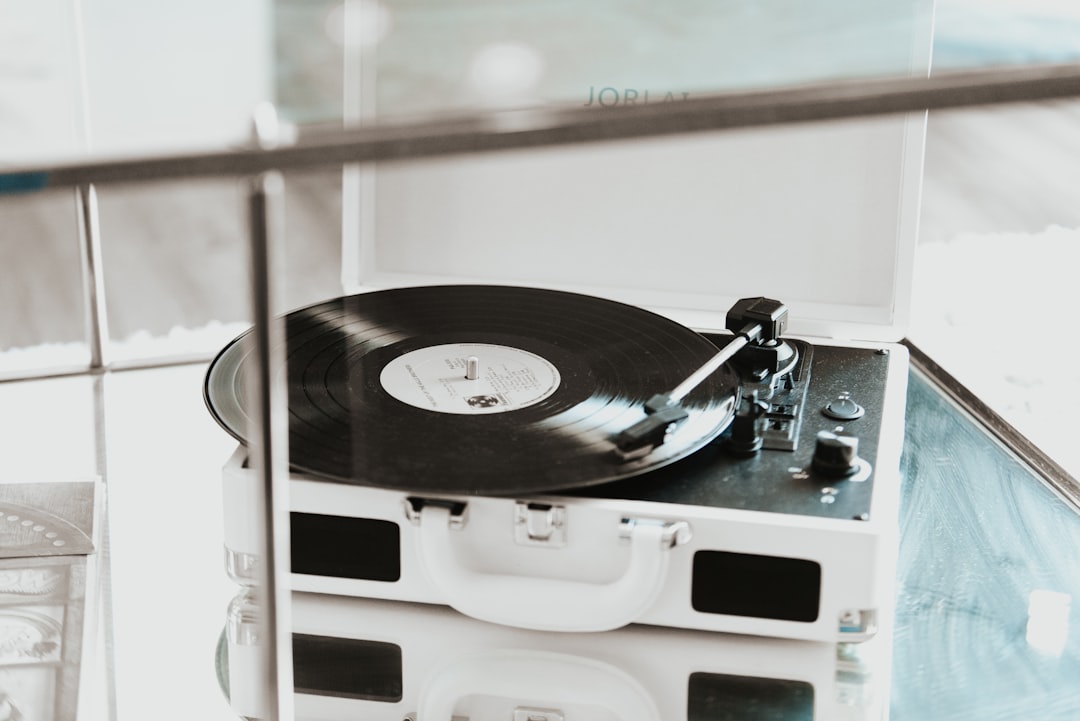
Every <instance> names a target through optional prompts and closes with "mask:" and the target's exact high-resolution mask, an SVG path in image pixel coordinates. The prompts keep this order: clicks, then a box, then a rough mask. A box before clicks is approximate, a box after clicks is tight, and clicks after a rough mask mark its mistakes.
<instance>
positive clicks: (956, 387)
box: [903, 339, 1080, 513]
mask: <svg viewBox="0 0 1080 721" xmlns="http://www.w3.org/2000/svg"><path fill="white" fill-rule="evenodd" d="M903 343H904V345H905V346H907V348H908V351H909V353H910V356H911V365H912V366H914V367H915V368H916V369H918V370H919V371H920V372H921V373H922V374H923V375H924V376H926V377H927V378H928V379H929V380H930V381H931V382H932V383H933V384H934V385H935V386H936V387H937V388H939V389H940V390H941V391H942V392H944V393H945V394H946V395H947V396H948V397H949V398H950V399H952V401H953V402H954V403H956V405H958V406H960V408H962V409H963V410H964V411H966V412H967V413H968V415H970V416H971V417H972V418H974V419H975V420H976V421H977V422H978V423H979V424H980V425H982V426H983V427H984V428H985V429H986V430H987V431H988V432H989V433H990V434H991V435H992V436H993V437H994V438H996V439H997V441H998V442H999V443H1001V444H1002V445H1003V446H1004V447H1005V448H1006V449H1008V450H1009V451H1011V452H1012V453H1013V454H1014V455H1015V456H1016V457H1017V458H1019V459H1020V460H1021V461H1022V462H1023V463H1024V464H1025V465H1027V466H1028V467H1029V468H1030V469H1031V470H1032V471H1033V472H1034V473H1035V474H1036V475H1038V476H1039V477H1040V478H1041V479H1042V480H1043V481H1044V482H1045V483H1046V484H1047V486H1049V487H1050V489H1051V490H1052V491H1054V493H1055V494H1056V495H1057V496H1059V497H1060V498H1061V499H1062V500H1063V501H1064V502H1065V503H1067V504H1068V505H1069V506H1070V507H1071V508H1072V509H1073V510H1074V511H1076V512H1078V513H1080V482H1078V481H1077V480H1076V479H1075V478H1073V476H1072V475H1071V474H1070V473H1069V472H1068V471H1066V470H1065V469H1064V468H1063V467H1062V466H1061V465H1059V464H1058V463H1057V462H1056V461H1054V460H1053V459H1052V458H1050V456H1048V455H1046V453H1045V452H1044V451H1042V450H1041V449H1040V448H1039V447H1038V446H1036V445H1035V444H1034V443H1032V442H1031V440H1030V439H1028V437H1027V436H1025V435H1024V434H1022V433H1021V432H1020V431H1018V430H1016V428H1015V427H1013V425H1012V424H1011V423H1009V422H1008V421H1006V420H1005V419H1004V418H1002V417H1001V416H1000V415H998V414H997V413H996V412H995V411H994V410H993V409H991V408H990V406H988V405H986V403H984V402H983V401H982V400H980V399H979V398H978V396H976V395H975V394H974V393H972V392H971V390H969V389H968V388H967V387H966V386H965V385H964V384H962V383H961V382H960V381H959V380H957V379H956V377H955V376H953V375H952V374H950V373H949V372H948V371H946V370H945V369H944V368H942V367H941V366H940V365H938V364H937V363H936V362H934V360H933V359H932V358H930V356H928V355H926V353H925V352H924V351H922V350H921V349H920V348H919V347H918V346H916V345H915V344H914V343H912V342H911V341H910V340H907V339H905V340H904V341H903Z"/></svg>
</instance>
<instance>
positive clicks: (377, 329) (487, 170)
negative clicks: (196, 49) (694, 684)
mask: <svg viewBox="0 0 1080 721" xmlns="http://www.w3.org/2000/svg"><path fill="white" fill-rule="evenodd" d="M924 130H925V117H885V118H875V119H872V120H864V121H845V122H842V123H830V124H824V125H821V126H817V125H806V126H798V127H792V128H784V129H781V130H775V129H774V130H768V131H765V130H754V131H739V132H727V133H721V134H714V135H699V136H694V137H693V138H691V139H687V138H674V139H659V140H649V141H639V142H636V143H634V144H631V145H628V146H625V145H624V146H619V147H617V148H612V147H610V146H604V147H593V146H590V147H587V148H567V149H548V150H546V151H545V155H544V156H543V162H536V161H537V159H536V158H530V157H523V156H522V155H521V154H507V155H505V156H491V155H489V156H484V157H478V158H465V159H457V158H455V159H439V160H434V161H425V162H424V163H422V164H401V165H390V166H387V167H385V168H384V167H379V168H378V170H377V171H376V172H374V173H373V174H369V175H367V176H365V183H366V185H365V186H364V188H365V191H366V193H367V195H365V202H364V203H362V204H361V205H362V207H363V208H365V209H366V212H367V213H368V215H367V216H366V218H367V220H366V221H365V227H366V228H367V229H368V230H369V231H370V233H369V236H370V237H365V239H364V243H363V246H362V250H363V252H362V253H361V254H360V260H361V261H362V263H361V268H360V271H359V273H358V274H357V278H356V279H357V281H358V282H359V286H358V287H357V288H356V290H358V291H363V292H357V293H355V294H353V295H348V296H345V297H341V298H334V299H330V300H328V301H326V302H324V303H319V304H315V305H313V306H310V307H307V308H303V309H300V310H297V311H294V312H292V313H290V314H288V316H287V318H286V338H287V341H286V345H287V356H288V370H287V376H288V385H289V410H290V451H289V454H290V464H291V466H292V469H293V470H292V474H291V479H290V498H291V504H292V508H291V512H292V529H291V535H292V544H293V548H292V578H291V586H292V588H294V589H295V590H299V591H308V592H320V593H331V594H341V595H346V596H357V597H369V598H382V599H396V600H402V601H414V602H424V603H433V604H446V605H450V606H453V607H454V608H456V609H458V610H460V611H462V612H463V613H465V614H467V615H470V616H474V617H476V618H479V619H484V620H489V621H494V622H498V623H502V624H506V625H511V626H519V627H524V628H532V629H546V630H558V631H599V630H604V629H614V628H618V627H621V626H624V625H626V624H629V623H645V624H654V625H660V626H670V627H679V628H688V629H702V630H711V631H725V632H736V633H745V634H755V635H761V636H776V637H787V638H799V639H817V640H824V641H859V640H865V639H867V638H869V637H871V636H872V635H873V634H874V632H875V629H876V627H877V625H878V624H879V623H880V622H881V621H882V618H881V617H880V615H881V613H882V609H883V608H885V607H886V606H887V605H888V604H887V601H888V600H889V599H890V598H891V594H892V579H893V571H894V564H895V553H896V518H897V509H896V503H897V497H898V485H899V477H898V474H899V470H898V468H899V456H900V450H901V445H902V439H903V420H904V405H905V389H906V381H907V353H906V350H905V349H904V348H903V346H900V345H898V344H896V341H898V340H899V339H900V338H901V337H902V335H903V329H904V324H905V323H906V318H907V310H906V309H907V305H908V299H909V295H910V282H911V277H910V276H911V259H912V256H913V251H914V242H915V235H916V232H915V228H916V219H917V214H918V200H919V189H920V182H921V173H920V170H921V159H922V141H923V137H924ZM642 169H647V172H645V171H643V170H642ZM688 169H689V170H692V171H693V172H688ZM628 176H633V177H634V180H633V182H632V183H628V182H626V178H627V177H628ZM585 189H588V191H587V192H588V195H587V200H588V202H587V203H581V202H576V204H575V205H574V206H573V210H572V212H571V211H569V210H568V211H567V213H570V214H569V215H565V216H563V215H560V214H559V213H555V212H552V213H549V214H542V215H540V216H538V215H537V214H536V213H535V206H536V203H537V197H538V196H539V197H544V198H545V200H546V201H550V203H551V204H552V206H553V207H564V206H565V205H566V203H570V202H574V201H573V199H574V198H578V197H580V196H582V195H583V194H584V193H585V192H586V190H585ZM376 190H377V192H376ZM765 191H767V192H765ZM540 194H542V195H540ZM414 195H415V197H418V198H422V199H423V203H424V212H423V213H421V214H418V213H417V212H416V209H415V208H414V207H413V206H412V205H411V203H410V200H411V199H412V198H413V197H414ZM530 209H532V210H530ZM778 209H779V210H780V211H782V212H778ZM530 213H531V215H530ZM523 217H528V218H529V222H528V223H523V222H521V218H523ZM567 218H569V219H572V220H573V225H572V226H570V225H566V223H565V220H566V219H567ZM613 218H614V219H617V221H618V228H616V229H615V232H607V231H608V230H610V225H611V220H612V219H613ZM656 218H666V219H670V220H672V222H670V223H668V224H667V225H660V226H658V225H657V224H656V222H655V219H656ZM508 239H512V240H513V242H508ZM590 239H591V241H590ZM508 279H512V280H513V285H511V284H508ZM745 291H749V292H745ZM735 293H738V294H739V295H744V296H746V297H744V298H743V299H742V300H740V299H739V296H736V295H733V294H735ZM758 293H761V294H768V295H769V296H770V297H772V298H780V299H783V300H784V301H785V303H787V306H784V305H783V304H782V303H779V302H776V301H771V300H769V299H768V298H762V297H759V296H758V295H757V294H758ZM787 309H790V313H789V314H785V311H786V310H787ZM692 329H693V330H692ZM246 337H247V336H241V338H238V339H237V340H236V341H234V342H233V343H232V344H230V345H229V346H228V347H227V348H226V349H224V350H223V351H222V353H221V354H220V355H219V356H218V358H217V359H216V360H215V362H214V363H213V364H212V366H211V368H210V371H209V373H208V376H207V384H206V392H207V393H206V395H207V400H208V404H209V406H210V409H211V412H212V413H213V415H214V416H215V418H217V420H218V421H219V422H221V424H222V425H223V427H224V428H225V429H226V430H227V431H228V432H229V433H231V434H232V435H234V436H235V437H236V438H237V439H238V440H240V441H241V447H240V448H239V449H238V450H237V452H236V454H235V455H234V456H233V458H232V459H231V460H230V461H229V462H228V463H227V465H226V467H225V471H224V498H225V517H226V529H225V537H226V546H227V557H228V559H229V569H230V573H232V574H233V575H234V577H235V578H236V579H237V580H238V581H240V582H247V581H250V580H251V578H252V574H253V564H254V563H257V559H256V558H255V556H256V555H257V553H258V549H259V547H260V538H259V536H258V535H257V531H256V527H255V525H254V520H255V519H252V518H251V517H250V514H249V512H248V509H249V508H250V507H251V499H252V498H253V497H254V496H253V494H256V493H258V492H259V487H258V484H257V481H256V478H255V476H254V474H253V473H251V472H249V470H248V469H247V468H246V467H245V457H246V450H245V448H244V446H243V441H244V439H245V436H246V433H247V428H248V425H249V421H250V419H249V417H248V415H247V413H246V410H245V408H244V402H243V399H244V397H245V391H244V378H245V374H246V373H247V371H248V368H247V365H246V361H245V359H246V358H247V356H248V348H247V346H248V343H247V341H246V340H245V339H246ZM735 339H738V340H735ZM736 346H745V347H742V348H741V349H739V350H738V351H737V352H736V353H734V355H733V357H732V358H731V359H729V360H728V361H727V362H725V363H714V361H716V354H717V353H719V352H721V349H723V348H727V349H729V350H730V349H733V348H735V347H736ZM714 366H717V367H714ZM702 368H704V369H705V370H701V369H702ZM699 371H700V372H699ZM709 371H711V372H709ZM688 379H692V380H688ZM639 423H640V424H644V425H643V426H638V425H637V424H639ZM668 430H670V431H671V432H670V433H667V431H668ZM637 431H641V433H640V434H638V433H637Z"/></svg>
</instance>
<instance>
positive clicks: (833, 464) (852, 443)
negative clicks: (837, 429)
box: [812, 431, 859, 478]
mask: <svg viewBox="0 0 1080 721" xmlns="http://www.w3.org/2000/svg"><path fill="white" fill-rule="evenodd" d="M812 466H813V469H814V470H815V471H817V472H818V473H820V474H822V475H824V476H828V477H829V478H844V477H846V476H850V475H852V474H853V473H855V471H856V470H858V468H859V439H858V438H857V437H856V436H842V435H838V434H836V433H832V432H831V431H821V432H820V433H818V434H817V443H816V444H815V446H814V460H813V463H812Z"/></svg>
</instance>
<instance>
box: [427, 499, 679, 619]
mask: <svg viewBox="0 0 1080 721" xmlns="http://www.w3.org/2000/svg"><path fill="white" fill-rule="evenodd" d="M419 515H420V519H419V521H420V532H419V534H418V537H417V545H418V552H419V557H420V564H421V567H422V568H423V570H424V573H425V574H426V576H427V578H428V580H429V581H430V582H431V583H432V585H433V586H434V587H435V588H437V589H438V590H440V591H441V592H442V594H443V596H444V598H445V600H446V602H447V603H448V604H449V605H450V606H452V607H453V608H455V609H457V610H458V611H460V612H461V613H464V614H465V615H467V616H472V617H473V618H478V619H480V620H482V621H489V622H491V623H499V624H503V625H506V626H516V627H518V628H529V629H535V630H541V631H578V632H580V631H609V630H611V629H614V628H620V627H622V626H625V625H626V624H628V623H631V622H632V621H634V620H636V619H637V618H638V617H639V616H640V615H641V614H642V613H644V612H645V611H646V610H647V609H648V608H649V607H650V606H651V605H652V604H653V602H654V601H655V600H656V597H657V596H658V595H659V593H660V590H661V589H662V588H663V586H664V581H665V579H666V577H667V570H668V558H669V555H670V554H669V550H670V548H671V547H672V546H674V545H676V544H677V543H679V542H682V541H683V540H684V539H685V538H686V537H688V535H689V530H688V528H687V527H686V525H685V523H681V522H679V523H677V524H675V525H676V526H678V529H677V530H673V526H672V524H667V525H664V524H658V523H643V522H636V523H630V524H628V525H629V528H630V534H629V535H630V563H629V564H628V566H627V568H626V571H625V573H623V575H622V576H620V577H619V578H617V579H615V580H614V581H612V582H610V583H588V582H581V581H567V580H562V579H552V578H537V577H530V576H514V575H504V574H492V573H482V572H478V571H474V570H472V569H470V568H466V567H464V566H462V565H461V564H460V563H458V561H457V559H456V558H455V556H454V553H453V545H454V539H453V534H454V533H456V531H452V530H451V527H450V524H451V514H450V510H449V509H448V508H446V507H445V506H438V505H429V506H425V507H424V508H423V510H422V511H421V512H420V514H419Z"/></svg>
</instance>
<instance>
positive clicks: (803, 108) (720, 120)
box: [0, 63, 1080, 192]
mask: <svg viewBox="0 0 1080 721" xmlns="http://www.w3.org/2000/svg"><path fill="white" fill-rule="evenodd" d="M1078 96H1080V63H1077V64H1066V65H1042V66H1033V67H1015V68H1004V69H1003V68H996V69H990V70H966V71H954V72H947V73H941V74H938V75H932V76H930V77H889V78H863V79H858V80H850V81H834V82H827V83H818V84H813V85H804V86H798V87H788V88H781V89H776V90H758V91H753V92H740V93H724V94H718V95H709V96H701V97H692V98H688V99H686V100H683V101H680V102H678V103H656V104H650V105H630V106H623V107H619V108H602V109H595V108H582V107H567V106H552V107H541V108H532V109H525V110H503V111H497V112H489V113H485V114H475V115H469V116H464V117H457V118H443V119H436V120H429V121H425V122H417V123H400V124H397V123H396V124H393V125H386V126H382V127H359V128H344V129H341V128H334V129H326V130H320V131H312V132H310V133H302V134H301V136H300V137H299V138H298V139H297V140H296V142H294V143H292V144H288V145H278V146H274V147H271V148H264V149H254V150H253V149H250V148H242V149H235V150H221V151H212V152H204V153H189V154H182V155H172V156H158V157H142V158H130V159H123V160H100V161H92V162H85V163H73V164H58V165H52V166H34V167H26V168H8V169H6V170H5V171H4V172H3V173H0V189H2V188H5V187H6V188H9V189H12V190H14V189H21V190H23V191H28V190H34V189H41V188H47V187H59V186H72V185H85V184H88V183H91V182H94V183H97V184H99V185H101V184H104V183H122V182H137V181H147V180H161V179H168V178H190V177H214V176H234V177H235V176H244V175H256V174H258V173H262V172H266V171H268V170H270V169H274V168H277V169H280V170H288V169H296V168H310V167H316V166H325V165H340V164H344V163H359V162H372V161H383V160H395V159H406V158H420V157H430V156H440V155H449V154H457V153H478V152H487V151H498V150H510V149H514V148H533V147H542V146H550V145H564V144H571V143H583V142H593V141H600V140H622V139H629V138H641V137H648V136H660V135H671V134H679V133H691V132H704V131H710V130H721V129H731V128H739V127H752V126H764V125H775V124H782V123H799V122H810V121H820V120H838V119H842V118H851V117H864V116H874V115H887V114H895V113H906V112H921V111H924V110H927V109H930V110H940V109H945V108H960V107H968V106H975V105H989V104H1000V103H1016V102H1030V101H1037V100H1051V99H1057V98H1070V97H1078ZM9 192H10V191H9Z"/></svg>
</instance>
